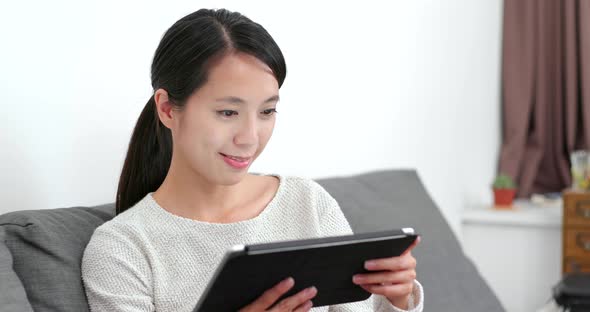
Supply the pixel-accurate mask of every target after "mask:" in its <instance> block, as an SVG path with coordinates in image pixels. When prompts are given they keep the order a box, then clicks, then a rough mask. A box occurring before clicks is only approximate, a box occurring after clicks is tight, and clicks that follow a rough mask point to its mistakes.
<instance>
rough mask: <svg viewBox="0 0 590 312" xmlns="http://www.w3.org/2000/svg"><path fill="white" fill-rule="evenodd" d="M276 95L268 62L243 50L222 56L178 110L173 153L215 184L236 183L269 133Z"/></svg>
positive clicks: (277, 90) (276, 86)
mask: <svg viewBox="0 0 590 312" xmlns="http://www.w3.org/2000/svg"><path fill="white" fill-rule="evenodd" d="M278 95H279V86H278V82H277V80H276V78H275V76H274V75H273V74H272V71H271V70H270V68H268V66H267V65H266V64H264V63H263V62H261V61H259V60H258V59H256V58H255V57H253V56H251V55H248V54H244V53H237V54H230V55H227V56H224V57H223V58H221V59H219V60H218V61H217V62H215V63H214V64H213V65H212V67H211V69H210V71H209V76H208V80H207V82H206V83H205V84H204V85H203V86H202V87H201V88H200V89H198V90H197V91H196V92H195V93H193V94H192V95H191V96H190V97H189V99H188V101H187V103H186V106H185V107H184V109H183V110H182V112H180V114H179V119H178V121H177V122H176V126H175V129H174V130H173V131H172V135H173V142H174V153H175V154H176V155H175V156H174V157H175V158H176V156H178V159H177V161H180V162H181V163H182V164H183V166H188V168H186V169H190V170H192V171H193V172H194V173H196V174H198V175H200V176H202V177H203V178H205V179H206V180H209V181H211V182H213V183H217V184H223V185H231V184H235V183H237V182H239V181H240V180H241V179H242V178H243V177H244V176H245V175H246V174H247V171H248V168H249V167H250V165H251V164H252V162H253V161H254V160H255V159H256V158H257V157H258V155H260V153H261V152H262V151H263V150H264V147H265V146H266V143H267V142H268V140H269V139H270V137H271V135H272V132H273V129H274V125H275V108H276V105H277V102H278V100H279V99H278Z"/></svg>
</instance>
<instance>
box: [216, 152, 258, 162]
mask: <svg viewBox="0 0 590 312" xmlns="http://www.w3.org/2000/svg"><path fill="white" fill-rule="evenodd" d="M219 154H221V156H224V157H227V158H230V159H233V160H235V161H239V162H246V161H249V160H250V159H252V156H234V155H228V154H224V153H219Z"/></svg>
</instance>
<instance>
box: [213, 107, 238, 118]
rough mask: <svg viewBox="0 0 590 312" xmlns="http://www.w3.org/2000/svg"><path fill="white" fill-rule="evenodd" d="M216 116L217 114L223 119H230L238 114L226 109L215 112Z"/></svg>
mask: <svg viewBox="0 0 590 312" xmlns="http://www.w3.org/2000/svg"><path fill="white" fill-rule="evenodd" d="M217 114H219V115H221V116H223V117H231V116H233V115H237V114H238V112H236V111H234V110H228V109H226V110H220V111H217Z"/></svg>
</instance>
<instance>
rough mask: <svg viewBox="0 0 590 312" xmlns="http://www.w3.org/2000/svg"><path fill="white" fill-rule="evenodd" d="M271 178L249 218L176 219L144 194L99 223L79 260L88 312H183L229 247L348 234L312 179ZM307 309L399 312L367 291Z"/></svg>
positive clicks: (419, 295)
mask: <svg viewBox="0 0 590 312" xmlns="http://www.w3.org/2000/svg"><path fill="white" fill-rule="evenodd" d="M275 176H277V177H278V178H279V180H280V183H279V188H278V190H277V192H276V194H275V196H274V198H273V199H272V200H271V201H270V203H269V204H268V205H267V207H266V208H265V209H264V210H263V211H262V212H261V213H260V214H259V215H258V216H256V217H254V218H252V219H248V220H244V221H240V222H235V223H223V224H222V223H208V222H201V221H196V220H192V219H187V218H183V217H180V216H176V215H174V214H171V213H169V212H168V211H166V210H164V209H163V208H162V207H160V206H159V205H158V203H157V202H156V201H155V200H154V198H153V197H152V194H151V193H150V194H148V195H146V196H145V197H144V198H143V199H142V200H140V201H139V202H138V203H137V204H136V205H134V206H133V207H131V208H129V209H128V210H127V211H125V212H124V213H122V214H120V215H118V216H117V217H115V218H113V219H112V220H110V221H108V222H106V223H104V224H103V225H101V226H100V227H98V228H97V229H96V231H95V232H94V234H93V236H92V238H91V240H90V242H89V243H88V246H87V247H86V250H85V251H84V257H83V260H82V279H83V282H84V286H85V289H86V294H87V297H88V303H89V305H90V308H91V310H92V311H130V312H134V311H160V312H166V311H175V312H179V311H187V312H190V311H192V310H193V309H194V307H195V305H196V303H197V301H198V300H199V297H200V295H201V294H202V292H203V291H204V289H205V287H206V286H207V283H208V281H209V279H210V278H211V277H212V274H213V272H214V271H215V268H216V267H217V266H218V264H219V263H220V262H221V259H222V258H223V256H224V254H225V252H226V250H227V249H228V248H229V247H231V246H232V245H236V244H253V243H266V242H273V241H281V240H294V239H305V238H316V237H325V236H336V235H346V234H352V230H351V228H350V226H349V224H348V222H347V221H346V219H345V217H344V214H343V213H342V210H341V209H340V207H339V206H338V203H337V202H336V200H335V199H334V198H333V197H331V196H330V195H329V194H328V193H327V192H326V191H325V190H324V189H323V188H322V187H321V186H320V185H319V184H318V183H316V182H314V181H313V180H310V179H304V178H298V177H286V176H280V175H275ZM351 279H352V277H351ZM415 286H416V287H414V293H413V295H412V300H410V301H411V304H412V306H411V307H410V308H411V311H416V312H417V311H422V307H423V291H422V286H421V285H420V284H419V283H418V282H416V283H415ZM312 301H313V299H312ZM413 302H415V303H417V304H416V305H415V306H414V304H413ZM312 311H314V312H319V311H333V312H336V311H340V312H345V311H349V312H352V311H355V312H362V311H402V310H400V309H397V308H396V307H394V306H393V305H392V304H391V303H390V302H389V301H388V300H387V299H386V298H385V297H384V296H381V295H372V296H371V297H370V298H369V299H367V300H365V301H359V302H353V303H347V304H340V305H335V306H330V307H328V306H324V307H317V308H313V309H312Z"/></svg>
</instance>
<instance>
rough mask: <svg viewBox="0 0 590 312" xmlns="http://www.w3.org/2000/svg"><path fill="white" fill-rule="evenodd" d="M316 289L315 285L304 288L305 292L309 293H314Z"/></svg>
mask: <svg viewBox="0 0 590 312" xmlns="http://www.w3.org/2000/svg"><path fill="white" fill-rule="evenodd" d="M316 291H317V289H316V288H315V286H311V287H309V288H307V289H306V290H305V294H306V295H311V294H314V293H315V292H316Z"/></svg>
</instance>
